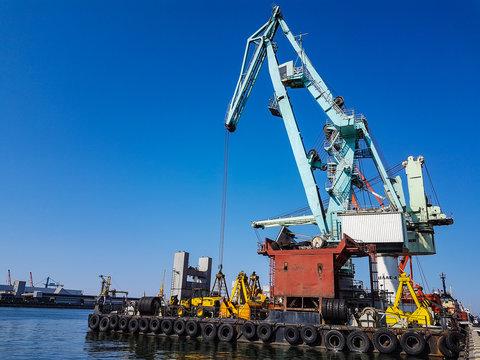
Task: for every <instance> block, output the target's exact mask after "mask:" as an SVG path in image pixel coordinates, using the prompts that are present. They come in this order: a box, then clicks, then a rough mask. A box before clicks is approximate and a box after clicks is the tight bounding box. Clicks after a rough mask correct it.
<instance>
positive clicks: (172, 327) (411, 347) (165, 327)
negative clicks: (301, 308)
mask: <svg viewBox="0 0 480 360" xmlns="http://www.w3.org/2000/svg"><path fill="white" fill-rule="evenodd" d="M88 326H89V327H90V329H92V330H94V331H100V332H107V331H123V332H129V333H137V332H142V333H153V334H160V333H162V334H165V335H172V334H176V335H178V336H189V337H191V338H194V337H198V336H201V337H202V338H203V339H204V340H205V341H213V340H216V339H218V340H220V341H223V342H233V341H235V340H236V339H237V337H238V333H237V326H235V325H234V324H231V323H228V322H227V323H221V324H217V323H213V322H199V321H198V320H197V319H190V320H184V319H180V318H177V319H169V318H165V319H161V318H158V317H137V316H132V317H129V316H118V315H110V316H108V315H103V316H101V315H98V314H91V315H90V316H89V319H88ZM277 328H278V327H275V326H274V325H273V324H271V323H260V324H258V325H257V324H255V323H253V322H251V321H248V322H245V323H244V324H243V325H242V326H241V328H239V330H240V331H241V335H243V336H244V337H245V338H246V339H247V340H249V341H256V340H261V341H263V342H265V343H270V342H272V341H274V340H275V332H276V330H277ZM322 333H323V336H322ZM283 337H284V339H285V341H287V342H288V343H289V344H291V345H300V344H302V343H304V344H307V345H310V346H319V345H321V344H322V342H323V344H324V346H325V347H326V348H327V349H328V350H332V351H343V350H345V349H346V348H348V350H349V351H352V352H359V353H366V352H368V351H370V350H371V349H372V347H375V348H376V349H377V350H378V351H379V352H381V353H384V354H389V353H393V352H395V351H398V350H399V349H400V348H399V346H400V347H401V349H402V350H403V351H405V353H407V354H408V355H420V354H423V353H425V352H426V349H427V342H426V340H425V338H424V336H423V335H422V334H420V333H418V332H416V331H413V330H409V331H406V332H404V333H403V334H402V335H401V336H400V338H398V337H397V335H396V334H395V333H393V332H392V331H391V330H389V329H378V330H377V331H375V332H374V333H373V336H372V337H371V338H370V337H369V336H368V334H367V333H366V332H364V331H360V330H353V331H350V332H348V334H345V332H343V331H339V330H334V329H331V330H325V331H323V332H320V331H319V329H318V328H317V327H315V326H313V325H303V326H301V327H299V326H296V325H286V326H285V327H284V328H283ZM462 340H463V338H462V335H461V334H460V333H458V332H450V333H448V334H447V335H443V336H442V337H440V339H439V343H438V347H439V349H440V351H441V352H442V354H443V355H445V356H446V357H454V356H456V355H457V354H458V353H459V352H460V351H462Z"/></svg>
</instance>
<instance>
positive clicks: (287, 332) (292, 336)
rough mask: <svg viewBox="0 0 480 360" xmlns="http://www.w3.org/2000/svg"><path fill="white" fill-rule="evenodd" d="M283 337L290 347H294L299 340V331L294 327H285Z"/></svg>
mask: <svg viewBox="0 0 480 360" xmlns="http://www.w3.org/2000/svg"><path fill="white" fill-rule="evenodd" d="M283 337H284V338H285V340H287V342H288V343H289V344H290V345H296V344H298V342H299V340H300V331H298V328H297V327H296V326H295V325H287V326H285V329H283Z"/></svg>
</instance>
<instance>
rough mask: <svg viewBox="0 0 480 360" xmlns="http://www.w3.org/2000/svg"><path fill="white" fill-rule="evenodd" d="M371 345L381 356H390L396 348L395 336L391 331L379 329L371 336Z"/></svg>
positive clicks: (396, 340)
mask: <svg viewBox="0 0 480 360" xmlns="http://www.w3.org/2000/svg"><path fill="white" fill-rule="evenodd" d="M373 345H374V346H375V348H376V349H377V350H378V351H379V352H381V353H382V354H391V353H392V352H394V351H395V350H397V347H398V339H397V335H395V334H394V333H393V332H392V331H391V330H388V329H379V330H377V331H375V333H374V334H373Z"/></svg>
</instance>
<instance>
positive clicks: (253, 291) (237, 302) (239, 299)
mask: <svg viewBox="0 0 480 360" xmlns="http://www.w3.org/2000/svg"><path fill="white" fill-rule="evenodd" d="M266 302H267V297H266V296H265V295H264V294H263V293H262V290H261V287H260V280H259V277H258V275H256V274H255V272H254V273H253V274H252V275H251V276H250V278H248V277H247V275H246V274H245V273H244V272H243V271H242V272H240V274H238V276H237V280H236V282H235V286H234V287H233V291H232V296H231V297H230V299H228V298H224V299H223V301H222V303H221V305H220V314H221V315H222V317H234V318H241V319H246V320H250V319H251V318H252V316H253V317H256V318H261V317H262V314H264V313H265V311H264V310H265V309H266Z"/></svg>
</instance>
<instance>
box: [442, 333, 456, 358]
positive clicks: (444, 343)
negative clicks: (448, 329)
mask: <svg viewBox="0 0 480 360" xmlns="http://www.w3.org/2000/svg"><path fill="white" fill-rule="evenodd" d="M438 350H440V352H441V353H442V354H443V356H445V357H446V358H447V359H450V358H456V357H457V356H458V354H457V353H454V352H453V351H452V350H450V349H449V348H448V346H447V335H442V336H440V339H438Z"/></svg>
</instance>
